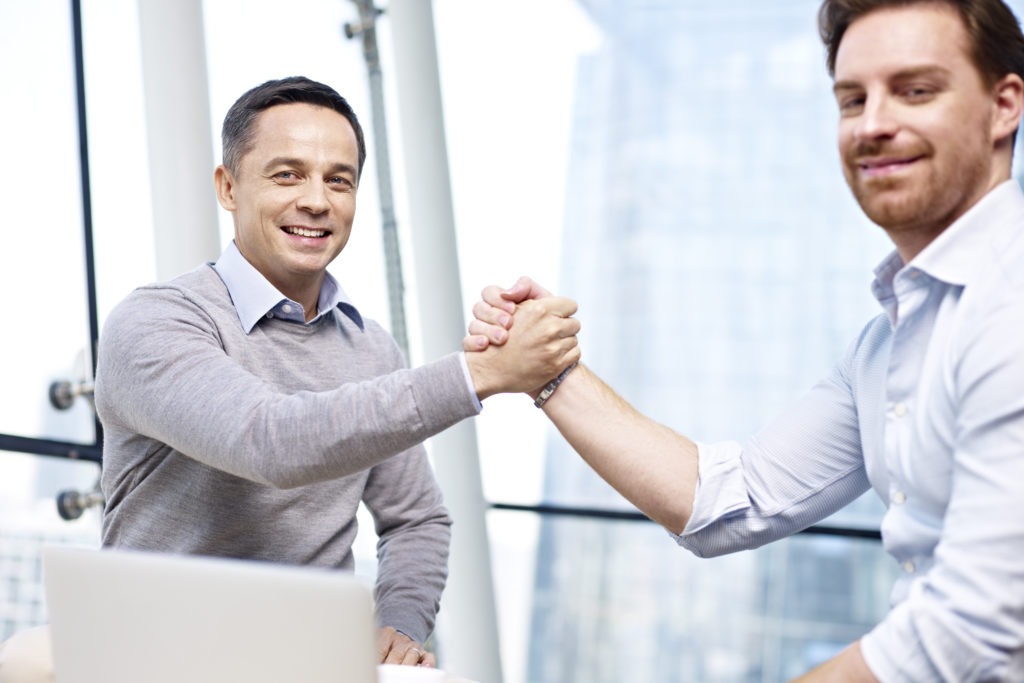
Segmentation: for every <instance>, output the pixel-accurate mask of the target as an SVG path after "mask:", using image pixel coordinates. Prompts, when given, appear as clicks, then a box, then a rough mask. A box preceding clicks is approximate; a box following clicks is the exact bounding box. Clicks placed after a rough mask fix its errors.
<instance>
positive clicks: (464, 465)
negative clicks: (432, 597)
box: [387, 0, 502, 683]
mask: <svg viewBox="0 0 1024 683" xmlns="http://www.w3.org/2000/svg"><path fill="white" fill-rule="evenodd" d="M387 12H388V17H389V18H390V20H391V33H392V44H393V46H394V53H395V77H396V85H397V91H398V105H399V106H398V110H399V118H400V121H401V131H402V147H403V149H404V157H405V176H406V178H408V179H409V180H408V181H407V182H406V186H407V188H408V211H409V215H408V217H407V219H406V220H407V222H408V223H409V226H410V227H409V231H410V233H411V234H412V236H413V258H414V259H415V266H416V268H415V269H416V287H417V291H419V292H422V293H426V292H429V293H430V296H420V297H419V302H420V304H419V305H420V311H421V312H420V316H419V317H420V319H421V320H422V321H423V322H422V326H423V335H422V339H423V354H424V358H425V359H428V360H431V359H434V358H439V357H441V356H442V355H444V354H446V353H450V352H451V351H452V350H454V349H458V348H461V340H462V336H463V334H464V329H465V318H464V310H465V309H464V306H463V302H462V290H461V284H460V280H459V263H458V252H457V249H456V242H455V216H454V211H453V208H452V197H451V184H450V181H449V177H448V152H447V147H446V140H445V132H444V118H443V114H442V106H441V83H440V75H439V73H438V66H437V47H436V45H435V39H434V17H433V3H431V2H430V1H429V0H391V2H390V4H389V5H388V10H387ZM431 451H432V452H433V454H434V467H435V470H436V472H437V477H438V480H439V482H440V484H441V488H442V489H443V490H444V496H445V502H446V503H447V505H448V508H449V509H450V510H451V513H452V517H453V518H454V520H455V524H454V525H453V528H452V553H451V560H450V562H449V568H450V571H449V577H448V586H447V588H446V589H445V592H444V596H443V597H442V599H441V613H440V615H439V617H438V636H439V642H438V647H439V654H440V658H441V661H440V662H439V665H440V666H441V667H443V668H445V669H446V670H449V671H450V672H451V673H454V674H457V675H459V676H465V677H468V678H471V679H473V680H477V681H481V682H482V683H499V682H500V681H501V679H502V676H501V659H500V654H499V649H498V625H497V617H496V612H495V606H494V586H493V578H492V574H491V558H490V545H489V543H488V541H487V527H486V524H485V521H486V520H485V514H486V512H487V507H486V504H485V501H484V497H483V489H482V486H481V482H480V463H479V458H478V455H477V441H476V430H475V428H474V424H473V422H472V421H469V420H467V421H463V422H462V423H460V424H458V425H456V426H455V427H452V428H451V429H449V430H447V431H445V432H444V433H442V434H439V435H438V436H435V437H434V438H433V439H432V440H431Z"/></svg>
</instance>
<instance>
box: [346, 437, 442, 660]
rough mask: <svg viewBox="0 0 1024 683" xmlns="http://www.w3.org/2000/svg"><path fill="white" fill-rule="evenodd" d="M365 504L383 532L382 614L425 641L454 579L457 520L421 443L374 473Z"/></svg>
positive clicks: (379, 566) (383, 623)
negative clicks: (451, 546) (451, 547)
mask: <svg viewBox="0 0 1024 683" xmlns="http://www.w3.org/2000/svg"><path fill="white" fill-rule="evenodd" d="M363 502H364V503H365V504H366V507H367V509H368V510H369V511H370V514H371V515H372V516H373V519H374V525H375V528H376V533H377V537H378V540H377V589H376V599H377V613H378V616H379V618H380V625H381V627H387V626H391V627H393V628H395V629H396V630H398V631H400V632H401V633H404V634H406V635H407V636H409V637H410V638H413V639H414V640H416V641H418V642H420V643H424V642H426V640H427V638H428V636H429V635H430V633H431V632H432V631H433V629H434V620H435V618H436V616H437V611H438V609H439V608H440V604H441V593H442V591H443V590H444V586H445V582H446V580H447V578H448V549H449V544H450V542H451V529H450V527H451V523H452V520H451V517H450V516H449V514H448V511H447V509H445V506H444V504H443V501H442V496H441V490H440V488H439V487H438V485H437V482H436V480H435V479H434V475H433V471H432V470H431V468H430V464H429V462H428V461H427V454H426V450H425V449H424V448H423V446H422V445H418V446H416V447H414V448H412V449H411V450H409V451H407V452H406V453H403V454H401V455H398V456H396V457H394V458H391V459H389V460H387V461H385V462H383V463H381V464H380V465H377V466H375V467H374V468H373V469H372V470H370V476H369V478H368V479H367V482H366V488H365V490H364V491H363Z"/></svg>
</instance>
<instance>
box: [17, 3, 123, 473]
mask: <svg viewBox="0 0 1024 683" xmlns="http://www.w3.org/2000/svg"><path fill="white" fill-rule="evenodd" d="M71 33H72V40H73V41H74V59H75V100H76V105H77V107H76V108H77V118H78V163H79V168H80V177H81V185H82V192H81V194H82V230H83V245H84V251H85V285H86V296H87V305H88V308H89V311H88V314H89V344H90V348H91V353H90V354H89V356H90V359H91V363H92V375H93V376H94V377H95V375H96V344H97V340H98V339H99V314H98V309H97V305H96V259H95V255H94V253H93V239H92V196H91V185H90V181H89V139H88V135H87V132H86V112H85V110H86V105H85V58H84V53H83V49H82V5H81V0H71ZM94 422H95V429H96V431H95V434H96V438H95V440H94V442H93V443H75V442H72V441H60V440H54V439H37V438H32V437H26V436H14V435H11V434H0V450H5V451H15V452H19V453H30V454H35V455H47V456H52V457H58V458H70V459H72V460H89V461H92V462H95V463H101V462H102V453H103V448H102V442H103V432H102V427H101V426H100V421H99V419H98V418H96V419H94Z"/></svg>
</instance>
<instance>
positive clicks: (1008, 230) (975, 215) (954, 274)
mask: <svg viewBox="0 0 1024 683" xmlns="http://www.w3.org/2000/svg"><path fill="white" fill-rule="evenodd" d="M1021 223H1024V192H1022V191H1021V187H1020V184H1019V183H1018V182H1017V181H1016V180H1007V181H1006V182H1003V183H1000V184H999V185H997V186H996V187H994V188H993V189H992V190H990V191H989V192H988V194H986V195H985V196H984V197H982V198H981V199H980V200H979V201H978V202H977V203H976V204H975V205H974V206H972V207H971V208H970V209H968V210H967V211H966V212H965V213H964V215H962V216H960V218H958V219H956V220H955V221H953V223H952V224H951V225H950V226H949V227H948V228H946V229H945V230H943V231H942V232H941V233H939V235H938V236H937V237H936V238H935V239H934V240H932V241H931V242H930V243H929V244H928V246H926V247H925V248H924V249H922V250H921V253H919V254H918V255H917V256H915V257H914V258H913V259H912V260H911V261H910V263H909V264H906V266H905V267H904V263H903V259H901V258H900V255H899V254H898V253H897V252H896V251H893V252H892V253H890V254H889V255H888V256H886V257H885V259H883V260H882V262H881V263H880V264H879V265H878V267H877V268H875V282H874V283H873V285H872V291H873V292H874V294H875V298H876V299H878V301H879V303H881V304H882V305H883V306H885V305H886V300H887V299H891V297H892V295H893V281H894V280H895V278H896V275H897V274H898V273H899V272H900V271H901V270H907V271H921V272H923V273H926V274H927V275H929V276H930V277H931V278H933V279H935V280H940V281H942V282H947V283H949V284H953V285H960V286H963V285H967V284H969V283H970V282H971V281H972V280H975V279H976V278H978V277H980V276H984V274H985V273H986V272H988V270H989V269H990V267H991V264H992V263H993V262H994V261H995V257H996V256H997V255H998V254H999V253H1000V251H1001V250H1002V249H1003V248H1005V247H1006V245H1008V244H1009V243H1010V242H1011V241H1012V240H1013V239H1014V238H1016V237H1017V236H1018V234H1019V232H1020V225H1021Z"/></svg>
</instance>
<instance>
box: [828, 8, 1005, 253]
mask: <svg viewBox="0 0 1024 683" xmlns="http://www.w3.org/2000/svg"><path fill="white" fill-rule="evenodd" d="M968 49H969V44H968V37H967V33H966V30H965V28H964V25H963V22H962V21H961V19H960V16H959V14H958V13H957V12H956V10H954V9H953V8H951V7H950V6H948V5H945V4H942V3H919V4H915V5H910V6H904V7H890V8H886V9H879V10H875V11H873V12H871V13H869V14H867V15H865V16H863V17H861V18H860V19H857V20H856V21H854V22H853V24H851V25H850V27H849V28H848V29H847V31H846V33H845V34H844V35H843V38H842V41H841V43H840V45H839V49H838V51H837V53H836V66H835V95H836V100H837V102H838V105H839V112H840V122H839V153H840V157H841V159H842V163H843V172H844V174H845V176H846V181H847V183H848V184H849V186H850V189H851V190H853V194H854V196H855V197H856V199H857V201H858V202H859V203H860V205H861V208H862V209H863V210H864V213H866V214H867V216H868V218H870V219H871V220H872V221H874V222H875V223H877V224H878V225H880V226H882V227H883V228H885V230H886V231H887V232H888V233H889V236H890V237H891V238H892V239H893V241H894V242H895V243H896V246H897V248H898V249H899V250H900V253H901V255H903V257H904V260H905V261H907V260H909V258H910V257H912V256H913V255H916V254H917V253H918V252H919V251H920V250H921V249H923V248H924V246H926V245H927V244H928V243H929V242H930V241H931V240H932V239H934V238H935V236H936V235H938V234H939V233H940V232H942V231H943V230H944V229H945V228H946V227H948V226H949V224H950V223H952V222H953V221H954V220H955V219H956V218H958V217H959V216H960V215H961V214H963V213H964V212H965V211H966V210H967V209H969V208H970V207H971V206H972V205H973V204H974V203H975V202H977V201H978V200H979V199H980V198H981V197H982V196H983V195H984V194H985V193H986V192H988V190H990V189H991V188H992V187H994V186H995V185H997V184H998V183H999V182H1001V181H1002V180H1005V179H1007V178H1009V155H1008V154H1007V155H1004V154H996V153H995V152H996V141H997V140H998V139H999V137H998V136H1001V135H1005V131H1003V129H1002V128H1000V127H999V126H998V125H997V124H998V122H997V119H998V116H997V114H998V109H999V107H998V106H997V103H998V98H997V96H996V95H995V93H996V92H997V91H998V85H997V86H996V87H995V88H993V87H988V86H986V85H985V84H984V83H983V81H982V78H981V75H980V74H979V72H978V69H977V68H976V67H975V65H974V63H973V62H972V61H971V58H970V57H969V52H968ZM1011 132H1012V131H1011ZM1004 146H1006V145H1005V141H1001V143H1000V147H1004ZM1004 157H1005V159H1004Z"/></svg>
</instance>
